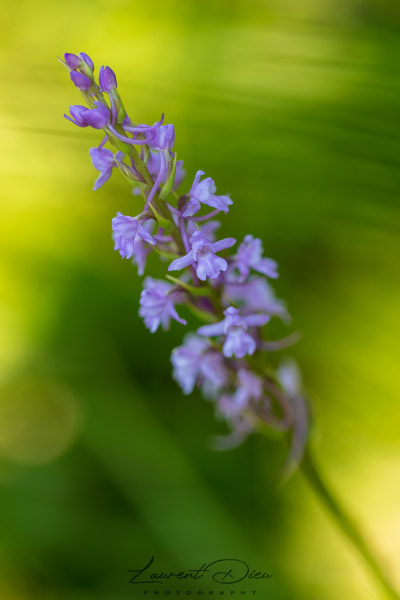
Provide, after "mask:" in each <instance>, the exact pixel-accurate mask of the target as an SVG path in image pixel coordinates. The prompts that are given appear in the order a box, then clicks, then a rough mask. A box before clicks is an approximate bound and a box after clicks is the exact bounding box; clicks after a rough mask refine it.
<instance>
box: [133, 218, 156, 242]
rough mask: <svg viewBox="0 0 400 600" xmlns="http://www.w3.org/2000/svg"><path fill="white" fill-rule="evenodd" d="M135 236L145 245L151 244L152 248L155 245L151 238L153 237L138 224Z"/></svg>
mask: <svg viewBox="0 0 400 600" xmlns="http://www.w3.org/2000/svg"><path fill="white" fill-rule="evenodd" d="M137 234H138V236H140V237H141V238H142V240H143V241H144V242H146V243H147V244H151V245H152V246H155V245H156V240H155V239H154V238H153V236H152V235H151V234H150V233H149V232H148V231H146V229H145V228H144V227H143V225H141V224H140V223H139V224H138V230H137Z"/></svg>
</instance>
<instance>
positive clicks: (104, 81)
mask: <svg viewBox="0 0 400 600" xmlns="http://www.w3.org/2000/svg"><path fill="white" fill-rule="evenodd" d="M99 85H100V89H101V91H102V92H107V93H108V92H111V91H112V90H113V89H114V88H116V87H117V78H116V77H115V73H114V71H113V70H112V69H110V67H100V71H99Z"/></svg>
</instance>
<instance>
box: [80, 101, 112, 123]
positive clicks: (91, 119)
mask: <svg viewBox="0 0 400 600" xmlns="http://www.w3.org/2000/svg"><path fill="white" fill-rule="evenodd" d="M96 105H97V108H91V109H90V110H88V111H87V113H85V121H86V123H87V124H88V125H90V127H93V128H94V129H103V128H104V127H106V126H107V125H108V124H109V122H110V111H109V109H108V108H107V106H104V104H101V103H100V102H96Z"/></svg>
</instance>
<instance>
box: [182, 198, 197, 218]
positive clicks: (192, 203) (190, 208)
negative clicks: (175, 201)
mask: <svg viewBox="0 0 400 600" xmlns="http://www.w3.org/2000/svg"><path fill="white" fill-rule="evenodd" d="M200 208H201V204H200V202H199V201H198V200H195V199H194V198H191V199H190V200H189V202H188V203H187V204H186V206H185V208H184V211H183V216H184V217H193V215H195V214H196V213H198V212H199V210H200Z"/></svg>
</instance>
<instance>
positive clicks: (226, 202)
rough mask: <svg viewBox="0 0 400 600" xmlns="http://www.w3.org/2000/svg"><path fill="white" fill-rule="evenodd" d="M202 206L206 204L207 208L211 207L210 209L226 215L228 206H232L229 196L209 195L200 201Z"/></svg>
mask: <svg viewBox="0 0 400 600" xmlns="http://www.w3.org/2000/svg"><path fill="white" fill-rule="evenodd" d="M202 202H203V204H207V206H211V207H212V208H216V209H217V210H220V211H221V212H224V213H227V212H229V208H228V206H230V205H231V204H233V202H232V200H231V199H230V198H229V196H215V195H211V196H210V197H209V198H206V199H204V200H202Z"/></svg>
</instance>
